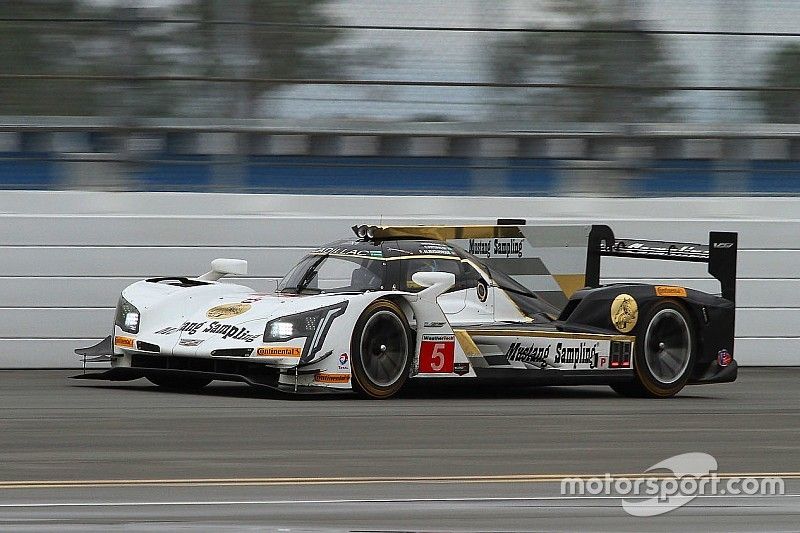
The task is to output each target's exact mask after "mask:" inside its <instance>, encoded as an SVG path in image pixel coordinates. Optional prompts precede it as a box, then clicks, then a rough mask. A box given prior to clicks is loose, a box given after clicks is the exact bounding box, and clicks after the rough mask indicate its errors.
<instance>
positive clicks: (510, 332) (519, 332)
mask: <svg viewBox="0 0 800 533" xmlns="http://www.w3.org/2000/svg"><path fill="white" fill-rule="evenodd" d="M466 331H467V333H469V334H470V336H472V337H542V338H551V339H581V340H598V341H623V342H633V341H635V340H636V337H633V336H631V335H613V334H604V333H565V332H563V331H530V330H524V329H473V330H466Z"/></svg>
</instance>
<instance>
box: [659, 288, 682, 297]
mask: <svg viewBox="0 0 800 533" xmlns="http://www.w3.org/2000/svg"><path fill="white" fill-rule="evenodd" d="M656 296H681V297H683V298H686V289H684V288H683V287H672V286H668V285H656Z"/></svg>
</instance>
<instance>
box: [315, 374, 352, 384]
mask: <svg viewBox="0 0 800 533" xmlns="http://www.w3.org/2000/svg"><path fill="white" fill-rule="evenodd" d="M314 381H316V382H317V383H349V382H350V374H323V373H319V374H314Z"/></svg>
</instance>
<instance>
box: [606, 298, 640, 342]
mask: <svg viewBox="0 0 800 533" xmlns="http://www.w3.org/2000/svg"><path fill="white" fill-rule="evenodd" d="M638 318H639V306H638V305H637V304H636V300H634V299H633V296H631V295H630V294H620V295H619V296H617V297H616V298H614V301H613V302H612V303H611V323H612V324H614V327H615V328H617V329H618V330H619V331H620V332H621V333H628V332H629V331H631V330H632V329H633V328H634V327H635V326H636V320H637V319H638Z"/></svg>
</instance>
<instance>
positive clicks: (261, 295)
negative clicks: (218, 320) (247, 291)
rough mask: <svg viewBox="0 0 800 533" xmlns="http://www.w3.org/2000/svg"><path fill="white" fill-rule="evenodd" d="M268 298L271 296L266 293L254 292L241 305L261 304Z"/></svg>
mask: <svg viewBox="0 0 800 533" xmlns="http://www.w3.org/2000/svg"><path fill="white" fill-rule="evenodd" d="M267 296H271V295H270V294H267V293H265V292H254V293H253V294H251V295H250V296H248V297H247V298H245V299H244V300H242V302H241V303H243V304H252V303H256V302H259V301H261V300H263V299H264V298H266V297H267ZM209 318H212V317H209Z"/></svg>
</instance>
